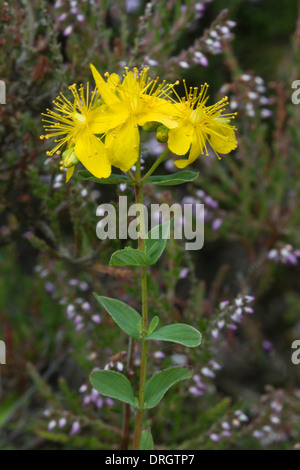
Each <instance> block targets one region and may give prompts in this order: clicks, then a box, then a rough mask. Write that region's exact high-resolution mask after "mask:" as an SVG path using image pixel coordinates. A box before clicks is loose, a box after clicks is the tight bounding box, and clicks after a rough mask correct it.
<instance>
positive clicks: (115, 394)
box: [90, 370, 138, 408]
mask: <svg viewBox="0 0 300 470" xmlns="http://www.w3.org/2000/svg"><path fill="white" fill-rule="evenodd" d="M90 382H91V384H92V386H93V387H94V388H95V389H96V390H97V391H98V392H99V393H101V395H104V396H106V397H110V398H115V399H116V400H120V401H122V402H123V403H128V404H129V405H132V406H134V407H135V408H138V407H137V405H136V402H135V398H134V395H133V390H132V387H131V383H130V382H129V380H128V379H127V377H125V375H123V374H120V372H115V371H113V370H97V371H95V372H92V373H91V374H90Z"/></svg>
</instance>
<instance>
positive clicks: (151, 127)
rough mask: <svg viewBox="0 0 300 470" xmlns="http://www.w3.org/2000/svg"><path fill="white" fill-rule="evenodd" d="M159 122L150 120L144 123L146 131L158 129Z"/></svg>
mask: <svg viewBox="0 0 300 470" xmlns="http://www.w3.org/2000/svg"><path fill="white" fill-rule="evenodd" d="M158 124H159V123H158V122H156V121H149V122H146V123H145V124H144V125H143V131H146V132H153V131H156V129H157V127H158Z"/></svg>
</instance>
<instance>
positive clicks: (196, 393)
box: [189, 387, 203, 397]
mask: <svg viewBox="0 0 300 470" xmlns="http://www.w3.org/2000/svg"><path fill="white" fill-rule="evenodd" d="M189 392H190V393H191V394H192V395H194V396H195V397H201V396H202V395H203V392H202V391H201V390H199V389H198V388H197V387H190V388H189Z"/></svg>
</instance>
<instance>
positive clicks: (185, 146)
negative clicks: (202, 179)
mask: <svg viewBox="0 0 300 470" xmlns="http://www.w3.org/2000/svg"><path fill="white" fill-rule="evenodd" d="M183 83H184V87H185V92H186V96H185V97H184V98H180V97H179V96H178V95H177V93H176V92H175V93H176V95H177V97H178V98H179V103H178V102H176V104H174V106H175V108H176V116H177V118H178V127H176V128H175V129H171V130H170V131H169V139H168V146H169V149H170V150H171V151H172V152H173V153H175V154H177V155H185V154H186V153H187V152H188V151H189V155H188V158H187V159H180V160H176V161H175V162H174V163H175V165H176V166H177V167H178V168H185V167H186V166H187V165H190V164H191V163H193V162H194V161H195V160H196V158H197V157H198V156H199V155H200V154H201V153H202V154H204V150H205V152H206V155H208V151H207V143H209V144H210V146H211V147H212V149H213V150H214V152H215V153H216V155H217V156H218V157H219V155H218V153H221V154H226V153H229V152H231V150H234V149H235V148H236V147H237V141H236V137H235V133H234V131H235V130H236V128H235V127H234V126H232V125H230V121H231V119H234V116H235V114H236V113H228V114H223V112H224V110H225V108H224V107H225V106H226V105H227V104H228V102H227V97H225V98H223V99H221V100H220V101H218V102H217V103H216V104H214V105H212V106H206V102H207V100H208V98H209V97H208V96H207V89H208V85H207V84H206V83H205V84H204V85H201V88H200V92H199V90H198V88H196V87H195V88H192V87H191V88H190V90H189V91H188V90H187V87H186V84H185V81H184V82H183Z"/></svg>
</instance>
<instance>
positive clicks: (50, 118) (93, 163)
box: [41, 85, 111, 181]
mask: <svg viewBox="0 0 300 470" xmlns="http://www.w3.org/2000/svg"><path fill="white" fill-rule="evenodd" d="M69 88H70V90H71V91H72V94H73V97H74V103H71V102H70V101H69V100H68V99H67V98H66V97H65V96H64V95H63V94H62V93H61V94H60V96H58V97H57V99H56V101H54V111H52V110H50V109H47V113H46V114H43V116H46V118H47V119H43V121H44V122H45V123H46V124H45V125H44V127H45V130H46V131H47V132H49V134H47V135H45V136H41V139H44V138H46V139H49V138H51V137H58V139H56V140H55V142H56V145H55V147H54V148H53V149H52V150H51V151H49V152H47V155H53V154H54V153H55V152H56V153H60V149H61V147H63V146H64V145H66V146H67V149H68V150H70V149H71V148H72V150H73V151H74V152H75V155H76V157H77V158H78V159H79V160H80V161H81V163H82V164H83V165H84V166H85V167H86V168H87V169H88V170H89V171H90V172H91V173H92V174H93V175H95V176H96V177H98V178H108V176H109V175H110V173H111V164H110V161H109V159H108V156H107V152H106V151H105V147H104V144H103V142H102V141H101V140H100V139H99V137H96V136H95V135H94V134H95V131H94V123H95V119H96V117H97V115H98V113H99V108H98V107H97V102H96V99H95V98H96V92H95V90H94V91H93V93H92V95H91V97H89V85H87V90H86V96H85V93H84V89H83V87H82V86H81V87H80V88H79V90H78V91H77V88H76V85H72V86H70V87H69ZM62 165H63V166H65V167H67V168H68V171H67V181H68V179H70V177H71V176H72V174H73V171H74V168H75V166H66V165H65V164H64V160H63V161H62Z"/></svg>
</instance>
